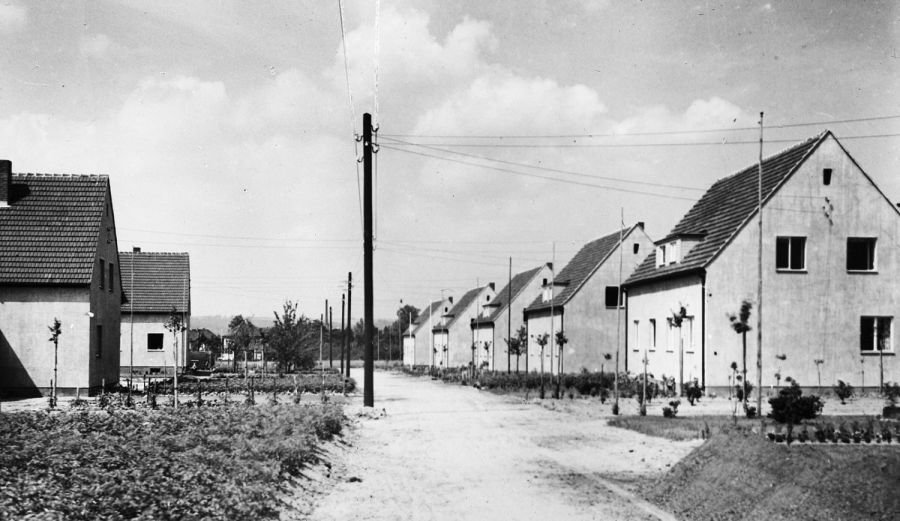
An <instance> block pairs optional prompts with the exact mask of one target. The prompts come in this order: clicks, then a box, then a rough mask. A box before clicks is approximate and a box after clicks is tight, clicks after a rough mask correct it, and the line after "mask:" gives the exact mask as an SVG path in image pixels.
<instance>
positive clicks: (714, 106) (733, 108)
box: [615, 96, 756, 140]
mask: <svg viewBox="0 0 900 521" xmlns="http://www.w3.org/2000/svg"><path fill="white" fill-rule="evenodd" d="M755 123H756V119H755V118H754V116H753V115H752V114H750V113H748V112H746V111H745V110H743V109H742V108H740V107H738V106H737V105H735V104H734V103H732V102H730V101H728V100H725V99H722V98H720V97H717V96H713V97H711V98H709V99H706V100H704V99H697V100H694V101H693V102H691V104H690V105H689V106H688V107H687V109H685V111H684V112H682V113H675V112H672V110H671V109H670V108H668V107H666V106H664V105H653V106H648V107H644V108H641V109H638V110H637V113H636V114H634V115H632V116H629V117H627V118H625V119H623V120H622V121H621V122H619V123H618V124H617V125H615V131H616V132H617V133H620V134H628V133H635V132H659V131H670V130H671V131H687V130H703V129H710V128H742V127H748V126H753V125H754V124H755ZM679 139H688V140H690V139H703V140H706V139H708V138H705V137H703V136H699V137H698V136H694V137H691V136H682V137H680V138H679Z"/></svg>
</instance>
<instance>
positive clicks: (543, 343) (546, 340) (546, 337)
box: [531, 333, 550, 400]
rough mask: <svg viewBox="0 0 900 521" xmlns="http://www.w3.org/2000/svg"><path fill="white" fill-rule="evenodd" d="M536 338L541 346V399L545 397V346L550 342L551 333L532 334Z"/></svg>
mask: <svg viewBox="0 0 900 521" xmlns="http://www.w3.org/2000/svg"><path fill="white" fill-rule="evenodd" d="M531 337H532V338H534V341H535V342H537V345H539V346H540V347H541V400H543V399H544V348H545V347H546V346H547V344H548V343H550V333H544V334H543V335H538V336H534V335H532V336H531Z"/></svg>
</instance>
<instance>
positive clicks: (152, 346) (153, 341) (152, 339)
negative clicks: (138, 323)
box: [147, 333, 163, 351]
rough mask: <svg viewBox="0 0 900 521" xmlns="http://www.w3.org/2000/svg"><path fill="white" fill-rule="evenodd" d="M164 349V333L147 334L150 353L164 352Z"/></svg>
mask: <svg viewBox="0 0 900 521" xmlns="http://www.w3.org/2000/svg"><path fill="white" fill-rule="evenodd" d="M162 348H163V334H162V333H147V350H148V351H162Z"/></svg>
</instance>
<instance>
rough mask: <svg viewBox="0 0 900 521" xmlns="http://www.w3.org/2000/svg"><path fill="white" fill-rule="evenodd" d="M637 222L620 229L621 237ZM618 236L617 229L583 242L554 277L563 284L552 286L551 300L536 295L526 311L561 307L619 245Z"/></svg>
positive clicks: (555, 280) (558, 282)
mask: <svg viewBox="0 0 900 521" xmlns="http://www.w3.org/2000/svg"><path fill="white" fill-rule="evenodd" d="M637 226H639V225H638V224H635V225H634V226H632V227H631V228H626V229H623V230H622V231H621V237H623V238H624V237H626V236H627V235H628V234H629V233H631V232H632V231H633V230H634V229H635V228H636V227H637ZM619 237H620V232H619V231H618V230H616V231H614V232H613V233H611V234H609V235H606V236H603V237H600V238H599V239H597V240H595V241H591V242H589V243H587V244H585V245H584V246H583V247H582V248H581V250H579V251H578V253H576V254H575V256H574V257H572V260H571V261H569V263H568V264H566V267H565V268H563V269H562V271H560V272H559V274H557V275H556V277H554V282H555V283H556V284H557V285H559V284H564V285H563V286H561V287H560V286H557V287H555V288H554V290H553V291H554V295H553V299H552V302H551V301H549V300H548V301H547V302H542V301H541V295H538V297H537V298H535V299H534V302H532V303H531V305H530V306H528V308H526V309H525V311H526V312H531V311H535V310H539V309H544V308H549V307H550V306H551V304H552V305H553V306H554V307H561V306H564V305H565V304H566V302H568V301H569V299H571V298H572V297H573V296H575V294H576V293H577V292H578V290H579V289H580V288H581V286H582V285H583V284H584V282H585V281H586V280H587V279H588V277H590V276H591V274H592V273H594V271H595V270H596V269H597V267H598V266H600V264H602V263H603V261H604V260H605V259H606V258H607V257H608V256H609V254H611V253H612V252H613V250H615V249H616V246H618V245H619Z"/></svg>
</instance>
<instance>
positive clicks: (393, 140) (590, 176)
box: [391, 139, 706, 192]
mask: <svg viewBox="0 0 900 521" xmlns="http://www.w3.org/2000/svg"><path fill="white" fill-rule="evenodd" d="M391 141H392V142H395V143H397V144H404V145H412V146H417V147H420V148H425V149H428V150H433V151H435V152H443V153H445V154H454V155H458V156H464V157H471V158H474V159H481V160H484V161H492V162H495V163H501V164H504V165H511V166H520V167H524V168H533V169H535V170H543V171H545V172H554V173H557V174H567V175H572V176H576V177H584V178H588V179H603V180H605V181H616V182H620V183H632V184H638V185H645V186H659V187H661V188H674V189H677V190H697V191H701V192H705V191H706V188H700V187H695V186H683V185H673V184H666V183H652V182H649V181H635V180H633V179H623V178H621V177H612V176H602V175H592V174H585V173H582V172H573V171H571V170H560V169H558V168H550V167H546V166H537V165H529V164H528V163H519V162H516V161H507V160H504V159H496V158H493V157H488V156H483V155H479V154H469V153H466V152H459V151H457V150H447V149H444V148H439V147H434V146H431V145H423V144H421V143H410V142H407V141H401V140H399V139H391Z"/></svg>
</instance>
